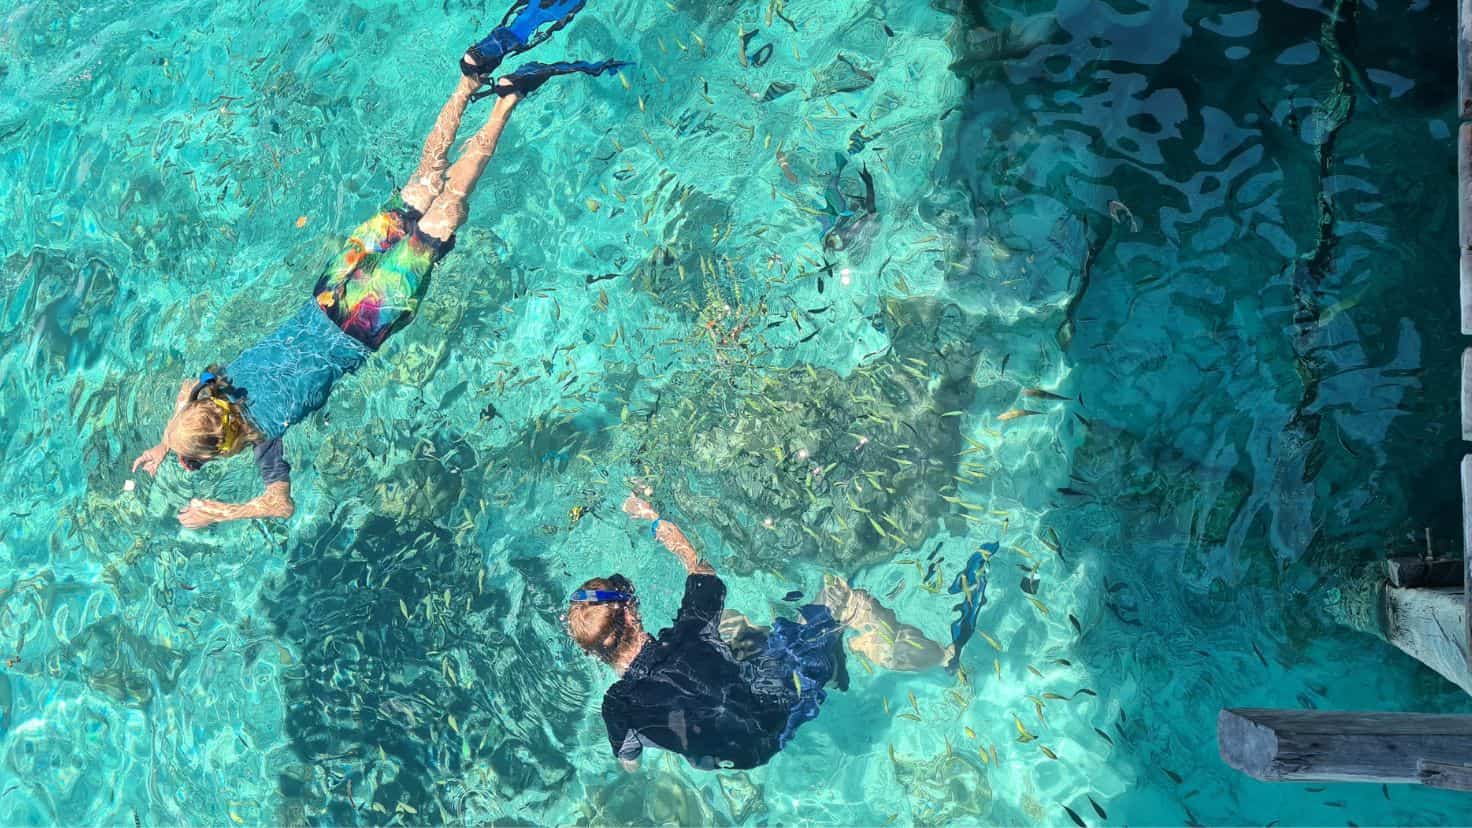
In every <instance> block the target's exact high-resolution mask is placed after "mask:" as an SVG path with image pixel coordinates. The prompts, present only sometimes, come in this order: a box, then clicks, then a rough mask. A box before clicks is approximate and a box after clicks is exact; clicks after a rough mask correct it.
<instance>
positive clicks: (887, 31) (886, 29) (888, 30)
mask: <svg viewBox="0 0 1472 828" xmlns="http://www.w3.org/2000/svg"><path fill="white" fill-rule="evenodd" d="M881 25H883V26H884V33H885V34H886V35H888V36H890V37H894V29H891V28H890V27H889V24H888V23H883V24H881Z"/></svg>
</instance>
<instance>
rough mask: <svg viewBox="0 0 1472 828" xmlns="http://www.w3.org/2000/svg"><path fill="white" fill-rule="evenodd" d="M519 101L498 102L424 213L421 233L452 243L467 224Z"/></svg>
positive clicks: (516, 97)
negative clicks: (472, 201) (484, 175)
mask: <svg viewBox="0 0 1472 828" xmlns="http://www.w3.org/2000/svg"><path fill="white" fill-rule="evenodd" d="M519 101H521V96H520V95H517V94H514V93H513V94H509V95H506V96H505V97H500V98H497V99H496V106H495V108H494V109H492V110H491V116H490V118H488V119H486V122H485V125H484V126H482V127H481V128H480V129H479V130H478V131H477V132H476V133H475V135H473V136H471V138H470V140H469V141H466V142H465V147H464V149H463V150H462V151H461V153H460V157H459V158H457V159H455V163H454V164H451V165H450V169H449V172H448V173H446V175H445V187H444V190H443V191H442V192H440V193H439V194H438V195H436V196H435V197H434V201H433V202H432V203H431V204H430V205H429V209H427V210H425V211H424V218H423V219H420V221H419V230H420V232H423V233H425V234H426V235H429V236H433V237H435V238H437V239H439V240H441V241H449V239H450V236H452V235H454V233H455V229H456V228H457V227H459V226H460V225H461V224H463V223H464V222H465V217H466V215H468V213H469V207H468V206H467V202H468V200H469V198H470V194H471V193H472V192H474V191H475V184H476V182H477V181H479V180H480V175H481V173H483V172H485V169H486V164H487V163H488V162H489V161H490V160H491V156H492V155H494V154H495V152H496V143H497V142H498V141H500V140H501V132H502V130H504V129H505V128H506V120H507V119H508V118H510V117H511V110H513V109H515V108H516V104H517V103H518V102H519Z"/></svg>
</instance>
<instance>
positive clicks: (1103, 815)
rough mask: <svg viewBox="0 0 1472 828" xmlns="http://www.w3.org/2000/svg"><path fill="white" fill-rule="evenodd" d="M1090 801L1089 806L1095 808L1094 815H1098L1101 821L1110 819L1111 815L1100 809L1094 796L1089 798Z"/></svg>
mask: <svg viewBox="0 0 1472 828" xmlns="http://www.w3.org/2000/svg"><path fill="white" fill-rule="evenodd" d="M1088 800H1089V804H1090V805H1093V806H1094V813H1096V814H1098V815H1099V818H1100V819H1109V814H1107V813H1105V812H1104V809H1103V808H1101V807H1099V803H1097V802H1095V801H1094V798H1093V797H1092V796H1090V797H1088Z"/></svg>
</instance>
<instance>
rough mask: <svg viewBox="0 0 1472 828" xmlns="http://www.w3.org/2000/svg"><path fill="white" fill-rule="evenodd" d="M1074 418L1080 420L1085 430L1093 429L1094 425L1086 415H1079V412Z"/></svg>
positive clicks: (1074, 414)
mask: <svg viewBox="0 0 1472 828" xmlns="http://www.w3.org/2000/svg"><path fill="white" fill-rule="evenodd" d="M1073 417H1074V419H1076V420H1078V421H1079V423H1080V424H1082V425H1083V427H1084V428H1092V427H1093V425H1094V424H1093V423H1091V422H1089V421H1088V419H1086V418H1085V417H1084V415H1082V414H1080V413H1078V412H1077V411H1075V412H1073Z"/></svg>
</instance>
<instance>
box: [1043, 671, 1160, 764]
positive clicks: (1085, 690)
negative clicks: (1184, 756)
mask: <svg viewBox="0 0 1472 828" xmlns="http://www.w3.org/2000/svg"><path fill="white" fill-rule="evenodd" d="M1079 694H1083V695H1085V696H1094V697H1096V698H1097V697H1098V695H1099V694H1098V693H1095V692H1094V691H1093V690H1090V689H1089V688H1087V687H1080V688H1079V689H1077V690H1075V691H1073V696H1077V695H1079ZM1073 696H1069V697H1068V698H1069V699H1070V700H1072V699H1073ZM1120 712H1124V711H1120ZM1168 772H1169V771H1167V773H1168Z"/></svg>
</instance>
